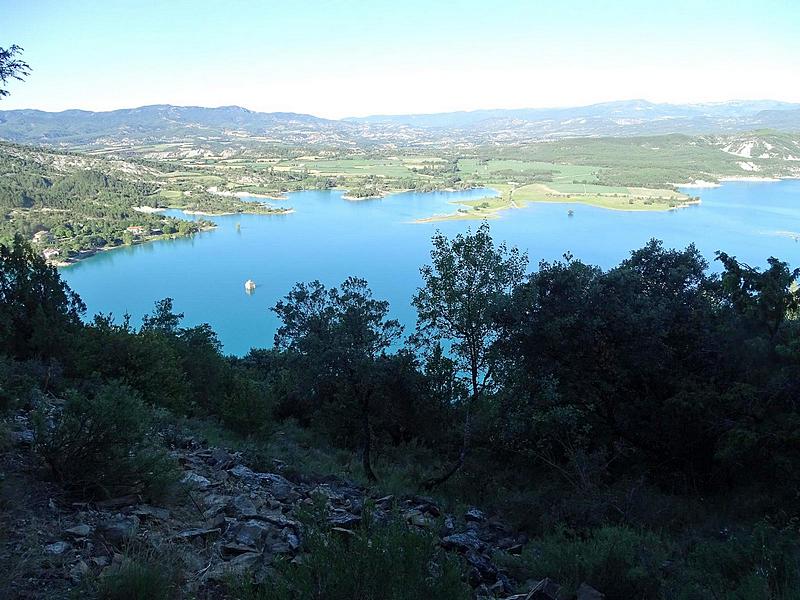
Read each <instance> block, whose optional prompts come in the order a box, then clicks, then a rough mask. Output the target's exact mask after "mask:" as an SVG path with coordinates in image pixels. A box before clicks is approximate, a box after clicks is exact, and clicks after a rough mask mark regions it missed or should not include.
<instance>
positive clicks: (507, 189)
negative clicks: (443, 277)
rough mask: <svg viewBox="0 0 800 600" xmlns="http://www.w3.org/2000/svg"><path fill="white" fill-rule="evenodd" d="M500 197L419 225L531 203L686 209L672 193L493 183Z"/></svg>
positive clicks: (467, 203) (492, 214)
mask: <svg viewBox="0 0 800 600" xmlns="http://www.w3.org/2000/svg"><path fill="white" fill-rule="evenodd" d="M490 185H491V187H492V188H494V189H496V190H497V191H498V192H499V193H498V195H496V196H492V197H486V198H479V199H477V200H464V201H462V202H459V203H458V204H459V205H461V206H462V208H459V209H458V210H457V211H456V212H453V213H451V214H449V215H434V216H432V217H428V218H426V219H420V220H418V221H417V222H418V223H432V222H437V221H462V220H484V219H496V218H498V213H499V212H500V211H503V210H509V209H515V208H525V207H526V206H527V205H528V203H530V202H551V203H565V204H587V205H589V206H596V207H599V208H606V209H609V210H625V211H654V210H655V211H663V210H671V209H673V208H676V207H678V206H681V205H683V204H684V203H685V202H687V201H688V200H689V197H688V196H686V195H685V194H681V193H679V192H676V191H674V190H669V189H649V188H629V187H621V186H604V185H598V184H575V183H568V184H567V183H549V182H548V183H547V184H544V183H532V184H527V185H523V186H519V187H515V186H514V185H511V184H508V183H504V184H503V183H499V184H498V183H492V184H490Z"/></svg>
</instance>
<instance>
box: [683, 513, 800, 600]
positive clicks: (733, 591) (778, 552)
mask: <svg viewBox="0 0 800 600" xmlns="http://www.w3.org/2000/svg"><path fill="white" fill-rule="evenodd" d="M681 582H682V585H681V586H680V588H679V589H678V590H676V594H675V596H676V597H678V598H680V600H700V599H702V598H708V597H713V598H730V599H732V600H797V599H798V598H800V548H799V547H798V541H797V533H796V532H795V531H783V530H777V529H775V528H773V527H770V526H766V525H763V524H762V525H758V526H757V527H755V528H754V529H753V531H752V532H744V533H736V534H732V535H730V536H728V537H727V539H724V540H720V539H711V540H703V541H702V542H699V543H697V544H696V545H694V547H693V548H691V550H690V551H689V553H688V555H687V557H686V572H685V573H684V576H683V577H681Z"/></svg>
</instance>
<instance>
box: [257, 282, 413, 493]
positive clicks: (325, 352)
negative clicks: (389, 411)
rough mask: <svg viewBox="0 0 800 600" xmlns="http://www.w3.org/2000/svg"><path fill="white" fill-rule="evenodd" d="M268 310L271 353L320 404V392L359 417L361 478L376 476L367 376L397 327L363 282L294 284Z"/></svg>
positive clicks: (399, 328) (393, 338) (396, 336)
mask: <svg viewBox="0 0 800 600" xmlns="http://www.w3.org/2000/svg"><path fill="white" fill-rule="evenodd" d="M272 310H273V311H274V312H275V313H276V314H277V315H278V317H279V318H280V320H281V321H282V323H283V324H282V325H281V326H280V328H279V329H278V332H277V333H276V334H275V346H276V348H279V349H282V350H285V351H287V352H289V353H291V354H293V355H294V356H296V357H297V358H298V362H297V365H298V367H299V370H298V371H297V374H298V377H303V378H304V379H305V384H306V385H307V386H308V389H309V392H310V393H312V394H314V395H315V396H317V397H319V399H320V400H321V401H325V400H328V401H330V400H332V398H330V397H329V398H325V394H326V392H327V393H328V394H331V393H333V394H334V395H335V398H336V399H337V400H338V401H339V402H344V403H346V402H348V400H352V401H354V402H355V403H356V405H357V408H358V411H359V412H360V421H361V447H362V464H363V468H364V473H365V475H366V476H367V478H368V479H369V480H370V481H376V480H377V477H376V476H375V473H374V472H373V470H372V465H371V458H370V453H371V430H370V411H371V408H372V406H371V404H372V402H371V400H372V396H373V395H374V393H375V383H374V381H373V378H372V376H371V372H372V369H373V367H374V365H375V362H376V360H377V359H378V358H379V357H381V356H382V355H384V354H385V352H386V350H387V349H389V348H390V347H391V345H392V344H393V343H394V342H395V341H396V340H397V339H399V337H400V335H401V334H402V326H401V325H400V323H399V322H398V321H396V320H394V319H387V315H388V313H389V303H388V302H386V301H384V300H375V299H374V298H373V297H372V291H371V290H370V289H369V287H368V286H367V282H366V281H365V280H363V279H359V278H356V277H349V278H348V279H346V280H345V281H344V283H342V285H341V286H340V287H339V288H335V287H334V288H331V289H326V288H325V286H324V285H322V284H321V283H320V282H319V281H313V282H311V283H309V284H304V283H298V284H297V285H295V286H294V288H292V290H291V291H290V292H289V294H287V296H286V298H285V299H284V300H280V301H279V302H278V303H277V304H276V305H275V306H274V307H273V308H272Z"/></svg>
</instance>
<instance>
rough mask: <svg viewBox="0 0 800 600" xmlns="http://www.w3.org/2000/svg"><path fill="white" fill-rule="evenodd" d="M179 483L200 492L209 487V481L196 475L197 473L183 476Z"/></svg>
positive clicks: (190, 472)
mask: <svg viewBox="0 0 800 600" xmlns="http://www.w3.org/2000/svg"><path fill="white" fill-rule="evenodd" d="M181 483H185V484H188V485H189V486H191V487H195V488H197V489H200V490H205V489H207V488H209V487H210V486H211V481H210V480H208V479H206V478H205V477H203V476H202V475H198V474H197V473H193V472H192V471H189V472H188V473H186V474H185V475H184V476H183V479H181Z"/></svg>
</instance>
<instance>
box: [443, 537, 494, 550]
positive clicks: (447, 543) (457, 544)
mask: <svg viewBox="0 0 800 600" xmlns="http://www.w3.org/2000/svg"><path fill="white" fill-rule="evenodd" d="M440 543H441V545H442V548H444V549H445V550H455V551H456V552H460V553H462V554H465V553H468V552H475V553H480V552H483V551H484V550H486V544H484V543H483V542H482V541H481V540H479V539H478V538H477V537H476V536H475V534H473V533H454V534H453V535H448V536H446V537H443V538H442V541H441V542H440Z"/></svg>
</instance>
